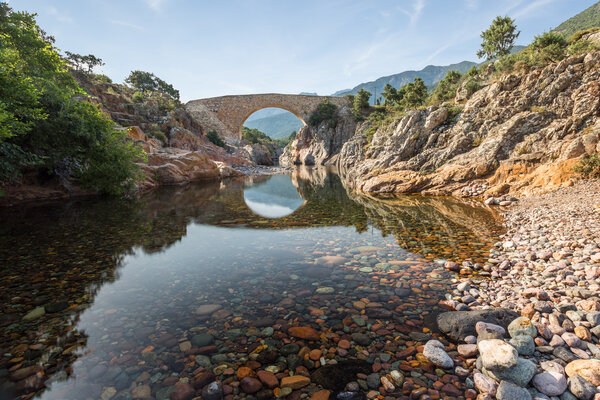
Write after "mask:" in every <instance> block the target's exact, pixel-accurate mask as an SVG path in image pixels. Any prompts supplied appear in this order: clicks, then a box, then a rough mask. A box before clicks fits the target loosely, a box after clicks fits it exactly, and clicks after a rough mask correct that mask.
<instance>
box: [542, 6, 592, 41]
mask: <svg viewBox="0 0 600 400" xmlns="http://www.w3.org/2000/svg"><path fill="white" fill-rule="evenodd" d="M596 27H600V1H599V2H597V3H595V4H593V5H591V6H590V7H588V8H586V9H585V10H583V11H582V12H580V13H579V14H577V15H575V16H573V17H571V18H569V19H568V20H566V21H565V22H563V23H562V24H560V25H559V26H557V27H556V28H554V29H553V31H554V32H557V33H560V34H561V35H563V36H564V37H569V36H571V35H572V34H574V33H575V32H577V31H581V30H584V29H590V28H596Z"/></svg>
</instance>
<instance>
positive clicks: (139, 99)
mask: <svg viewBox="0 0 600 400" xmlns="http://www.w3.org/2000/svg"><path fill="white" fill-rule="evenodd" d="M131 100H132V101H133V102H134V103H138V104H139V103H143V102H144V101H145V100H146V96H144V94H143V93H142V92H135V93H134V94H133V96H131Z"/></svg>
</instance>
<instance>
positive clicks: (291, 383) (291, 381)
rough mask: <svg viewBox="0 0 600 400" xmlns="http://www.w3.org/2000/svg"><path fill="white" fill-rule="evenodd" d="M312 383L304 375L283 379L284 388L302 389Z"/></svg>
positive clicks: (282, 385)
mask: <svg viewBox="0 0 600 400" xmlns="http://www.w3.org/2000/svg"><path fill="white" fill-rule="evenodd" d="M309 383H310V379H309V378H307V377H306V376H302V375H294V376H286V377H285V378H282V379H281V387H282V388H286V387H289V388H292V389H300V388H303V387H304V386H306V385H308V384H309Z"/></svg>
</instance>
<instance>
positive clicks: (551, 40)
mask: <svg viewBox="0 0 600 400" xmlns="http://www.w3.org/2000/svg"><path fill="white" fill-rule="evenodd" d="M566 47H567V41H566V40H565V38H564V37H562V36H561V35H559V34H557V33H554V32H544V33H543V34H541V35H537V36H536V37H535V38H534V39H533V42H531V44H530V45H529V48H528V49H527V51H528V52H532V53H535V54H532V58H535V59H536V62H535V64H538V65H546V64H548V63H551V62H555V61H559V60H562V59H563V58H564V56H565V48H566Z"/></svg>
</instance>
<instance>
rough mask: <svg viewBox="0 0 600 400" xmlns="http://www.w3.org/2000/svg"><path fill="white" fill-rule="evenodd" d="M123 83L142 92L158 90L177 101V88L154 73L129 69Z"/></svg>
mask: <svg viewBox="0 0 600 400" xmlns="http://www.w3.org/2000/svg"><path fill="white" fill-rule="evenodd" d="M125 83H127V84H128V85H130V86H132V87H134V88H135V89H137V90H141V91H144V92H159V93H163V94H166V95H167V96H169V97H171V98H172V99H174V100H177V101H179V90H177V89H175V88H174V87H173V85H171V84H169V83H167V82H165V81H163V80H162V79H160V78H159V77H157V76H156V75H154V74H153V73H150V72H145V71H131V73H130V74H129V76H128V77H127V78H125Z"/></svg>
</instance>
